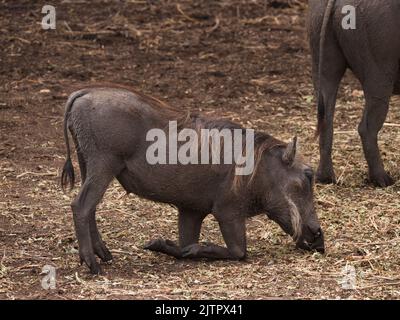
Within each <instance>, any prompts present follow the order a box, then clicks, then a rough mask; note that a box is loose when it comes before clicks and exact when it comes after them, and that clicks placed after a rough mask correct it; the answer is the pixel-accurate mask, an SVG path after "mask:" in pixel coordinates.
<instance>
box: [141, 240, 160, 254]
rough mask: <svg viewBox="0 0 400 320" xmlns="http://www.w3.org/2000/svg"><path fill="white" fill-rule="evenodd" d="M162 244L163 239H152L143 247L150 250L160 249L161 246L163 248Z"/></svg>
mask: <svg viewBox="0 0 400 320" xmlns="http://www.w3.org/2000/svg"><path fill="white" fill-rule="evenodd" d="M164 246H165V241H164V239H154V240H150V241H149V242H147V243H146V244H145V245H144V247H143V248H144V249H145V250H150V251H160V250H161V249H162V248H164Z"/></svg>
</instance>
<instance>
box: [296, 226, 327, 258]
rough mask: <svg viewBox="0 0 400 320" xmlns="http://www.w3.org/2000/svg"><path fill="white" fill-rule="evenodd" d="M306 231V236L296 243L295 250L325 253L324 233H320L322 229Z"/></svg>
mask: <svg viewBox="0 0 400 320" xmlns="http://www.w3.org/2000/svg"><path fill="white" fill-rule="evenodd" d="M307 229H308V232H307V234H305V235H304V236H302V237H300V239H299V240H298V241H297V243H296V246H297V248H300V249H303V250H307V251H314V250H315V251H318V252H320V253H325V243H324V233H323V232H322V229H321V228H318V229H316V230H311V228H309V227H307Z"/></svg>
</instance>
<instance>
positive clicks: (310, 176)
mask: <svg viewBox="0 0 400 320" xmlns="http://www.w3.org/2000/svg"><path fill="white" fill-rule="evenodd" d="M304 174H305V175H306V177H307V179H308V180H309V181H310V184H312V183H313V180H314V171H313V170H312V169H306V170H304Z"/></svg>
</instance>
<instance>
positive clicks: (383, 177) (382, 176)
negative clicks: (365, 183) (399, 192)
mask: <svg viewBox="0 0 400 320" xmlns="http://www.w3.org/2000/svg"><path fill="white" fill-rule="evenodd" d="M369 181H370V182H371V183H372V184H373V185H374V186H376V187H380V188H386V187H389V186H391V185H392V184H394V180H393V178H392V177H391V176H389V175H388V174H387V173H386V172H383V173H379V174H370V176H369Z"/></svg>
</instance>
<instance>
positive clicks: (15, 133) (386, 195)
mask: <svg viewBox="0 0 400 320" xmlns="http://www.w3.org/2000/svg"><path fill="white" fill-rule="evenodd" d="M54 3H55V5H56V9H57V19H58V20H57V29H56V30H49V31H44V30H41V27H40V21H41V19H42V14H41V6H40V5H39V4H36V2H34V1H27V0H25V1H23V0H21V1H17V2H9V1H0V37H1V38H0V50H1V52H0V68H1V69H0V298H2V299H32V298H34V299H36V298H39V299H44V298H50V299H82V298H88V299H94V298H100V299H105V298H107V299H118V298H132V299H146V298H154V299H176V298H181V299H192V298H201V299H212V298H215V299H225V298H237V299H241V298H243V299H265V298H270V297H275V298H279V297H284V298H305V299H309V298H311V299H313V298H329V299H335V298H355V299H365V298H378V299H384V298H398V297H399V293H400V276H399V274H400V273H399V271H400V270H399V269H400V257H399V252H400V234H399V233H400V214H399V211H400V200H399V192H400V188H399V186H400V184H399V182H398V183H397V184H395V185H394V186H392V187H390V188H387V189H384V190H382V189H374V188H372V187H370V186H368V185H367V184H366V182H365V177H366V165H365V161H364V159H363V155H362V152H361V145H360V141H359V138H358V135H357V133H356V128H357V124H358V121H359V120H360V116H361V112H362V105H363V99H362V96H361V94H360V91H359V85H358V83H357V82H356V81H355V80H354V79H353V77H352V76H351V75H348V76H347V77H346V79H345V81H344V83H343V86H342V90H341V93H340V98H339V101H338V106H337V113H336V122H335V130H336V131H335V147H334V150H335V151H334V162H335V168H336V173H337V176H338V178H339V184H338V185H335V186H322V185H317V186H316V202H317V209H318V213H319V215H320V217H321V221H322V225H323V228H324V230H325V234H326V244H327V254H326V255H320V254H317V253H315V254H310V253H303V252H299V251H297V250H295V249H294V245H293V243H292V242H291V240H290V239H289V238H288V236H286V235H284V234H283V232H282V231H281V230H280V229H279V228H278V227H277V226H276V225H275V224H274V223H272V222H270V221H268V220H267V218H266V217H262V216H260V217H256V218H253V219H250V220H249V221H248V230H247V234H248V251H249V252H248V256H249V258H248V260H247V261H246V262H227V261H221V262H189V261H177V260H174V259H172V258H171V257H167V256H163V255H158V254H154V253H151V252H147V251H145V250H143V249H142V246H143V245H144V243H146V242H147V241H148V240H150V239H152V238H155V237H158V236H162V237H164V238H170V239H176V238H177V215H176V212H175V210H174V209H172V208H171V207H169V206H166V205H162V204H157V203H153V202H149V201H145V200H142V199H139V198H137V197H135V196H133V195H129V196H126V195H125V193H124V192H123V190H122V188H121V187H120V186H119V185H118V184H117V183H113V184H112V186H110V188H109V190H108V192H107V194H106V197H105V199H104V201H103V202H102V204H101V205H100V207H99V209H98V213H97V218H98V223H99V228H100V230H101V232H102V234H103V238H104V240H105V241H106V243H107V245H108V247H109V248H110V249H111V251H112V253H113V255H114V261H113V263H112V264H110V265H103V269H104V271H105V274H104V276H98V277H92V276H90V275H89V274H88V272H87V268H86V267H85V266H80V265H79V263H78V260H79V259H78V254H77V250H76V249H77V242H76V238H75V234H74V229H73V223H72V215H71V210H70V207H69V204H70V202H71V199H72V196H73V195H72V194H71V195H64V194H63V193H62V192H61V191H60V188H59V184H58V180H59V174H60V168H61V167H62V165H63V161H64V153H65V149H64V142H63V137H62V116H63V107H64V103H65V100H66V97H67V95H68V94H69V93H70V92H71V89H70V87H71V86H72V85H77V86H80V85H83V84H86V83H88V82H94V81H110V82H118V83H128V84H131V85H133V86H135V87H137V88H139V89H141V90H142V91H143V92H146V93H150V94H152V95H154V96H156V97H159V98H161V99H164V100H165V101H167V102H169V103H170V104H174V105H177V106H179V107H180V108H183V109H188V110H200V111H203V112H204V113H207V114H210V115H215V116H224V117H226V118H230V119H233V120H235V121H238V122H240V123H242V124H244V125H246V126H249V127H253V128H256V129H258V130H263V131H266V132H268V133H270V134H272V135H274V136H276V137H278V138H280V139H282V140H289V139H290V138H291V137H292V136H294V135H296V134H297V135H298V136H299V138H300V139H301V143H302V152H303V153H304V155H305V156H306V157H307V158H308V159H309V160H310V162H311V163H312V165H313V166H314V167H315V166H316V164H317V158H318V146H317V142H316V140H315V139H314V131H315V118H316V116H315V102H314V101H313V100H312V95H313V89H312V85H311V76H310V62H309V61H310V58H309V51H308V45H307V40H306V32H305V17H306V9H307V5H306V2H305V1H295V0H291V1H290V0H280V1H239V0H233V1H219V2H210V1H193V2H192V1H179V2H177V1H167V0H165V1H157V2H153V1H125V2H122V1H90V2H89V1H84V0H80V1H62V2H59V3H57V2H54ZM178 3H179V4H178ZM399 127H400V104H399V100H397V101H396V100H395V99H394V100H393V103H392V105H391V110H390V114H389V117H388V119H387V125H386V126H385V127H384V129H383V130H382V133H381V135H380V145H381V148H382V152H383V157H384V161H385V164H386V166H387V168H388V169H389V170H390V171H391V173H392V174H393V175H394V177H395V178H396V179H397V181H400V175H399V173H398V166H399V164H400V156H399V151H398V145H399V139H400V138H399ZM75 166H76V162H75ZM76 168H77V166H76ZM76 191H77V190H75V192H76ZM202 239H203V240H209V241H215V242H218V243H222V240H221V236H220V232H219V230H218V227H217V224H216V222H215V221H214V220H213V219H212V218H211V217H209V218H208V219H207V221H206V222H205V225H204V227H203V231H202ZM46 264H50V265H53V266H55V267H56V268H57V289H56V290H50V291H46V290H43V289H42V287H41V285H40V281H41V279H42V277H43V275H41V274H40V273H41V270H42V267H43V266H44V265H46ZM346 266H354V267H355V270H356V279H357V284H356V285H357V287H356V289H355V290H344V289H343V288H342V285H341V284H340V281H342V280H343V277H344V275H345V274H344V273H343V270H344V268H345V267H346Z"/></svg>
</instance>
